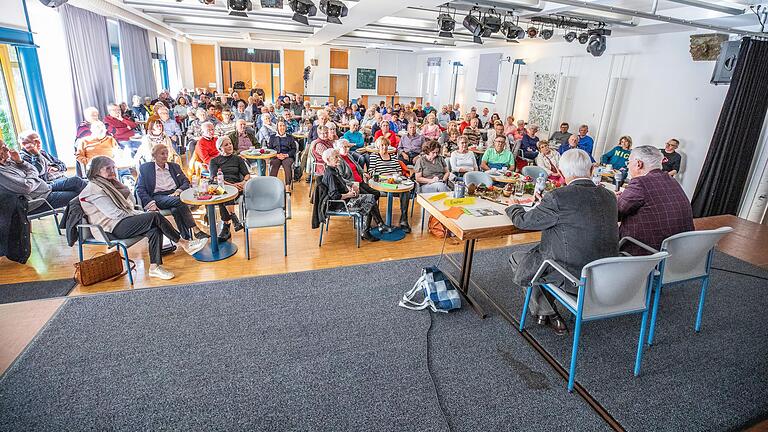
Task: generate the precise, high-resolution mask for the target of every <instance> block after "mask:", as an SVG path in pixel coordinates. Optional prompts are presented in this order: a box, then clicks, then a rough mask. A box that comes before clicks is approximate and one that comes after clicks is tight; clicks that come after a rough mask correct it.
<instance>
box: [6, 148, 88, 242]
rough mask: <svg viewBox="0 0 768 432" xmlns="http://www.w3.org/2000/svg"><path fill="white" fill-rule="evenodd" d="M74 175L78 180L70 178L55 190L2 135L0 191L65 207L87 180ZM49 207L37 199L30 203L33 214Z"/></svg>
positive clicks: (28, 210) (28, 211) (30, 211)
mask: <svg viewBox="0 0 768 432" xmlns="http://www.w3.org/2000/svg"><path fill="white" fill-rule="evenodd" d="M73 179H76V180H69V179H68V181H67V183H65V184H64V186H63V187H60V188H59V189H60V190H57V191H53V190H52V187H51V185H49V184H48V183H46V182H45V181H44V180H43V179H42V178H40V172H39V171H38V170H37V168H35V167H34V166H32V164H30V163H29V162H26V161H24V160H23V159H22V158H21V155H20V154H19V153H18V152H17V151H16V150H13V149H10V148H8V146H6V145H5V142H3V140H2V139H0V192H5V193H9V194H15V195H24V196H25V197H26V198H27V199H28V200H30V201H31V200H35V199H41V198H42V199H45V200H47V201H48V203H49V204H50V205H51V207H53V208H55V209H57V208H62V207H66V205H67V204H68V203H69V201H70V200H72V198H74V197H76V196H77V195H78V194H79V193H80V191H76V190H75V189H80V190H82V188H83V187H84V184H85V182H83V181H82V180H81V179H79V178H76V177H73ZM78 180H79V181H78ZM65 189H66V190H65ZM47 210H50V208H49V207H48V206H46V205H45V204H44V203H34V204H30V205H29V207H28V208H27V213H28V214H30V215H34V214H36V213H42V212H44V211H47ZM6 228H9V227H6Z"/></svg>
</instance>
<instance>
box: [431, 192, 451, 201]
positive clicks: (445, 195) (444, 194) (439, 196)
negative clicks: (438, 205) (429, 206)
mask: <svg viewBox="0 0 768 432" xmlns="http://www.w3.org/2000/svg"><path fill="white" fill-rule="evenodd" d="M446 197H448V194H447V193H445V192H441V193H439V194H437V195H434V196H431V197H429V200H430V201H432V202H434V201H440V200H441V199H443V198H446Z"/></svg>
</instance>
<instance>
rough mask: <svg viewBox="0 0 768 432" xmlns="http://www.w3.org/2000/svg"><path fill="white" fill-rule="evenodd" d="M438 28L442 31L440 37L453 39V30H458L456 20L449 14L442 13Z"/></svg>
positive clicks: (438, 17) (438, 20)
mask: <svg viewBox="0 0 768 432" xmlns="http://www.w3.org/2000/svg"><path fill="white" fill-rule="evenodd" d="M437 27H438V28H439V29H440V32H439V33H438V34H437V35H438V36H440V37H445V38H452V37H453V29H455V28H456V20H455V19H453V17H452V16H450V15H449V14H447V13H441V14H440V15H438V16H437Z"/></svg>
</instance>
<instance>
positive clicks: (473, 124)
mask: <svg viewBox="0 0 768 432" xmlns="http://www.w3.org/2000/svg"><path fill="white" fill-rule="evenodd" d="M462 135H464V136H465V137H467V142H468V143H469V146H470V147H473V146H477V145H478V144H480V143H481V142H482V141H483V136H482V133H481V132H480V119H478V118H477V117H472V118H471V119H470V120H469V126H467V127H466V128H464V132H462Z"/></svg>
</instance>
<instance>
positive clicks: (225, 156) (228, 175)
mask: <svg viewBox="0 0 768 432" xmlns="http://www.w3.org/2000/svg"><path fill="white" fill-rule="evenodd" d="M218 145H219V148H218V150H219V155H218V156H216V157H215V158H213V159H211V163H210V165H209V167H210V169H209V171H210V173H211V181H212V182H215V181H216V177H217V176H218V173H219V171H221V173H222V174H224V184H227V185H231V186H234V187H235V188H237V191H238V194H237V196H236V197H234V198H232V200H231V201H227V202H225V203H221V204H219V214H220V215H221V221H222V222H224V226H223V227H222V228H221V232H220V233H219V241H227V240H229V239H230V237H232V234H231V232H230V229H229V222H230V221H232V223H233V224H234V225H235V231H240V230H242V229H243V224H242V223H240V220H239V219H238V218H237V215H236V214H235V213H234V209H235V200H237V198H238V197H239V196H240V195H242V194H243V188H244V187H245V182H247V181H248V180H249V179H250V178H251V173H250V171H249V170H248V164H246V163H245V160H244V159H243V158H241V157H240V156H238V155H237V154H235V146H234V145H233V144H232V141H230V139H229V137H228V136H224V137H222V139H220V140H218Z"/></svg>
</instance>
